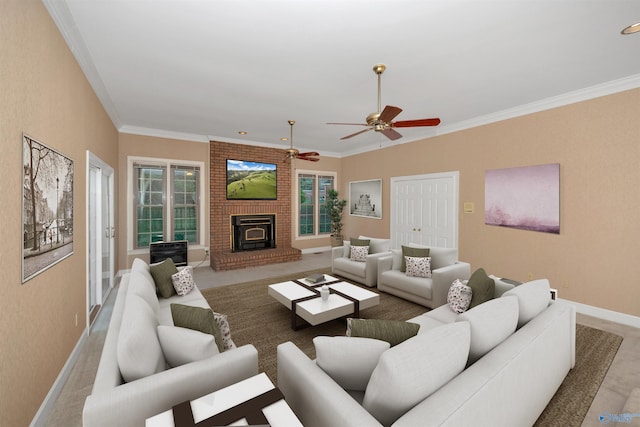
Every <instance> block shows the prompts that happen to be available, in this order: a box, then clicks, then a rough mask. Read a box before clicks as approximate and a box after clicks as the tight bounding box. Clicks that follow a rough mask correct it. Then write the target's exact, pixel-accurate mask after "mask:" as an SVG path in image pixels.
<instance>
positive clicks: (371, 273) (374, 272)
mask: <svg viewBox="0 0 640 427" xmlns="http://www.w3.org/2000/svg"><path fill="white" fill-rule="evenodd" d="M389 254H390V252H379V253H376V254H369V255H367V261H366V266H365V268H364V279H365V284H366V285H367V286H369V287H376V285H377V283H378V260H379V259H380V258H384V257H386V256H389Z"/></svg>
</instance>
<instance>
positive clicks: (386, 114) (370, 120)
mask: <svg viewBox="0 0 640 427" xmlns="http://www.w3.org/2000/svg"><path fill="white" fill-rule="evenodd" d="M386 69H387V66H386V65H384V64H376V65H374V66H373V72H374V73H376V74H377V76H378V111H377V112H375V113H371V114H369V115H368V116H367V118H366V119H365V121H366V123H327V124H328V125H350V126H367V129H364V130H361V131H358V132H356V133H352V134H350V135H347V136H344V137H342V138H340V139H341V140H345V139H349V138H353V137H354V136H357V135H360V134H362V133H365V132H368V131H370V130H374V131H376V132H380V133H382V134H383V135H384V136H386V137H387V138H389V139H390V140H392V141H395V140H397V139H400V138H402V135H401V134H400V132H398V131H396V130H395V129H393V128H396V127H399V128H402V127H405V128H407V127H423V126H438V125H439V124H440V119H439V118H437V117H436V118H430V119H417V120H401V121H396V122H393V121H392V120H393V119H395V118H396V116H397V115H398V114H400V113H401V112H402V108H400V107H395V106H393V105H387V106H386V107H384V110H382V103H381V92H382V91H381V75H382V73H384V71H385V70H386Z"/></svg>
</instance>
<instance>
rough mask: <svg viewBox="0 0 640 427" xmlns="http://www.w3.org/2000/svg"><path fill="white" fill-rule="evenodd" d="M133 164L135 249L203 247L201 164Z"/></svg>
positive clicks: (170, 162) (134, 162)
mask: <svg viewBox="0 0 640 427" xmlns="http://www.w3.org/2000/svg"><path fill="white" fill-rule="evenodd" d="M147 160H148V161H133V162H132V163H131V164H132V177H133V182H134V185H133V187H134V188H133V191H134V200H135V206H134V207H133V209H132V211H133V212H132V216H133V218H132V222H133V245H132V247H133V249H140V248H147V247H148V246H149V243H152V242H161V241H171V240H187V241H188V242H189V243H190V244H200V243H201V238H200V234H201V231H204V230H203V226H202V224H201V217H202V215H201V212H200V209H201V206H200V193H201V191H202V190H201V188H200V186H201V182H200V181H201V179H200V171H201V170H202V169H203V167H202V166H203V165H202V164H201V163H200V164H179V163H177V162H175V163H174V162H173V161H169V160H167V161H158V160H156V159H153V161H151V159H147Z"/></svg>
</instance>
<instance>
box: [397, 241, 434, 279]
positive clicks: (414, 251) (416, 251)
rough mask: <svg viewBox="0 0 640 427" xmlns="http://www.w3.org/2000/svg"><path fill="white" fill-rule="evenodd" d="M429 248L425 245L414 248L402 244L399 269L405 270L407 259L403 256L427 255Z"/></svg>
mask: <svg viewBox="0 0 640 427" xmlns="http://www.w3.org/2000/svg"><path fill="white" fill-rule="evenodd" d="M429 251H430V249H429V248H427V247H422V248H416V247H412V246H405V245H402V260H401V261H400V262H401V264H400V271H402V272H403V273H404V272H406V271H407V260H406V258H405V257H408V256H410V257H428V256H429Z"/></svg>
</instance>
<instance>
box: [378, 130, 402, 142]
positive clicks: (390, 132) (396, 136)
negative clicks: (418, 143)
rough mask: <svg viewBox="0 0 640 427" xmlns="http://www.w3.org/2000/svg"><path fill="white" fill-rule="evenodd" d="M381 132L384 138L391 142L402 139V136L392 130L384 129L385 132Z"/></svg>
mask: <svg viewBox="0 0 640 427" xmlns="http://www.w3.org/2000/svg"><path fill="white" fill-rule="evenodd" d="M381 132H382V134H383V135H384V136H386V137H387V138H389V139H390V140H392V141H395V140H396V139H400V138H402V135H400V133H399V132H397V131H395V130H393V129H392V128H389V129H385V130H383V131H381Z"/></svg>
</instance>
